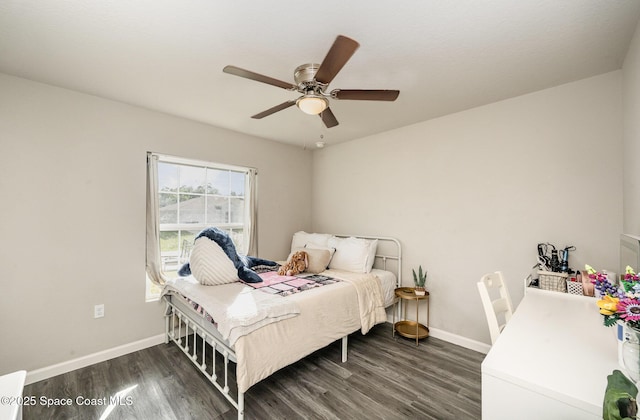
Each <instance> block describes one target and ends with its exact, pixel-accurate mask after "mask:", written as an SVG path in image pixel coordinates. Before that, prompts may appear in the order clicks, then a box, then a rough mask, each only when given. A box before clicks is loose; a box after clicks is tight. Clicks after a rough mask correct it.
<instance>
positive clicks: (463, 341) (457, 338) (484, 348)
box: [387, 314, 491, 354]
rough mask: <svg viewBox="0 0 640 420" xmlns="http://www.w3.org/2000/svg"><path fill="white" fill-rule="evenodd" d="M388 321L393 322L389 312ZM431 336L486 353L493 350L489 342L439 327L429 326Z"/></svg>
mask: <svg viewBox="0 0 640 420" xmlns="http://www.w3.org/2000/svg"><path fill="white" fill-rule="evenodd" d="M387 322H388V323H391V316H390V315H389V314H387ZM429 336H431V337H435V338H437V339H440V340H443V341H446V342H448V343H451V344H455V345H458V346H461V347H464V348H466V349H469V350H474V351H477V352H480V353H484V354H487V353H489V350H491V346H490V345H489V344H486V343H482V342H480V341H476V340H472V339H470V338H467V337H463V336H461V335H457V334H453V333H450V332H448V331H444V330H439V329H437V328H432V327H429Z"/></svg>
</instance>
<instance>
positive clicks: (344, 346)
mask: <svg viewBox="0 0 640 420" xmlns="http://www.w3.org/2000/svg"><path fill="white" fill-rule="evenodd" d="M348 338H349V336H348V335H345V336H344V337H342V363H345V362H346V361H347V341H348Z"/></svg>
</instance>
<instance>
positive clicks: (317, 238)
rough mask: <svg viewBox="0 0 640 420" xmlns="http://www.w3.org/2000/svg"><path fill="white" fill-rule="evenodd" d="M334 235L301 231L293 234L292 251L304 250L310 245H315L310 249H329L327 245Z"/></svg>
mask: <svg viewBox="0 0 640 420" xmlns="http://www.w3.org/2000/svg"><path fill="white" fill-rule="evenodd" d="M331 236H332V235H329V234H328V233H307V232H304V231H302V230H301V231H299V232H296V233H294V234H293V239H292V240H291V251H292V252H293V250H294V249H297V248H304V247H306V246H307V245H308V244H314V246H313V247H311V246H309V248H317V249H321V248H329V246H328V245H327V243H328V242H329V239H331Z"/></svg>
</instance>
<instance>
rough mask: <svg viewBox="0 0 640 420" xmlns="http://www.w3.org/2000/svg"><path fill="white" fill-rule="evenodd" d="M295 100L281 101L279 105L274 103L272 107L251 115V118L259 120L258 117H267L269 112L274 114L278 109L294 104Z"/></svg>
mask: <svg viewBox="0 0 640 420" xmlns="http://www.w3.org/2000/svg"><path fill="white" fill-rule="evenodd" d="M295 103H296V101H287V102H283V103H281V104H280V105H276V106H274V107H273V108H269V109H267V110H266V111H262V112H261V113H259V114H256V115H253V116H252V117H251V118H254V119H256V120H259V119H260V118H264V117H268V116H269V115H271V114H275V113H276V112H278V111H282V110H283V109H287V108H289V107H290V106H291V105H295Z"/></svg>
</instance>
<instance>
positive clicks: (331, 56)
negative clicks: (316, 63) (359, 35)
mask: <svg viewBox="0 0 640 420" xmlns="http://www.w3.org/2000/svg"><path fill="white" fill-rule="evenodd" d="M359 46H360V44H358V43H357V42H356V41H354V40H353V39H351V38H347V37H346V36H342V35H338V37H337V38H336V40H335V41H334V43H333V45H332V46H331V49H329V52H328V53H327V55H326V57H325V58H324V60H322V64H320V68H318V72H317V73H316V80H317V81H318V82H320V83H324V84H326V85H328V84H329V83H331V81H332V80H333V78H334V77H336V75H337V74H338V72H339V71H340V70H341V69H342V67H344V65H345V64H346V63H347V61H349V59H350V58H351V56H352V55H353V53H355V52H356V50H357V49H358V47H359Z"/></svg>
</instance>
